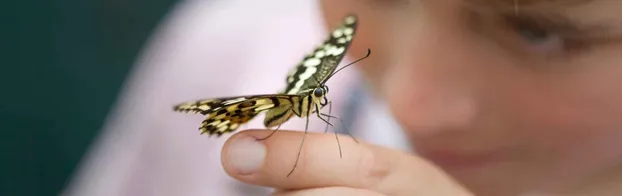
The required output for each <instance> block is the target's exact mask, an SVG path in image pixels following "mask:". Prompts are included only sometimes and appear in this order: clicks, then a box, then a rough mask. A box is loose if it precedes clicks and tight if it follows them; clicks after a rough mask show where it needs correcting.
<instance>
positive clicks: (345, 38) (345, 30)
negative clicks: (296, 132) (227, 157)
mask: <svg viewBox="0 0 622 196" xmlns="http://www.w3.org/2000/svg"><path fill="white" fill-rule="evenodd" d="M356 27H357V17H356V16H355V15H348V16H346V17H345V18H344V20H343V23H342V24H341V26H339V27H337V28H336V29H334V30H333V31H332V32H331V33H330V35H329V36H328V38H326V40H325V41H324V42H323V43H322V44H321V45H320V46H318V47H316V48H315V50H314V51H313V52H312V53H310V54H308V55H306V56H305V57H304V58H303V60H302V61H301V62H300V63H299V64H298V65H297V66H296V67H295V68H294V70H292V72H290V74H288V76H287V79H286V84H287V85H286V87H285V89H284V91H282V92H281V93H279V94H265V95H250V96H237V97H224V98H215V99H204V100H198V101H191V102H185V103H181V104H178V105H176V106H174V110H175V111H179V112H194V113H200V114H203V115H205V116H206V119H205V120H204V121H203V122H202V123H201V126H200V128H199V129H200V130H201V133H202V134H204V133H207V134H209V135H217V136H221V135H222V134H224V133H229V132H233V131H235V130H236V129H238V128H239V127H240V125H242V124H245V123H247V122H249V121H250V120H252V119H253V118H255V117H256V116H257V115H258V114H260V113H262V112H266V117H265V120H264V125H265V126H266V127H268V128H270V127H275V126H279V125H281V124H283V123H285V122H287V121H288V120H289V119H290V118H292V117H293V116H298V117H301V118H304V117H308V116H311V115H312V114H314V113H317V116H318V117H319V118H322V117H321V115H320V113H319V112H318V111H319V110H320V109H321V108H322V107H324V106H326V105H327V104H328V99H327V98H326V93H328V87H327V86H326V85H325V83H326V81H327V80H328V79H329V78H330V77H331V76H332V75H333V74H334V73H336V72H335V69H336V68H337V65H338V64H339V62H341V60H342V59H343V57H344V56H345V54H346V52H347V50H348V48H349V46H350V43H351V42H352V39H353V37H354V34H355V32H356ZM368 55H369V54H368ZM322 120H324V119H323V118H322Z"/></svg>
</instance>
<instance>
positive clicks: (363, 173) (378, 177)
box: [358, 148, 391, 190]
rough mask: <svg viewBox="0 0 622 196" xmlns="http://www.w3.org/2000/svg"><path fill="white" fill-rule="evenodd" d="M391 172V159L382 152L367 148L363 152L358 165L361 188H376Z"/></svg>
mask: <svg viewBox="0 0 622 196" xmlns="http://www.w3.org/2000/svg"><path fill="white" fill-rule="evenodd" d="M390 173H391V160H390V159H388V158H385V157H383V154H382V153H378V152H374V150H372V149H369V148H365V149H364V150H363V152H362V153H361V157H360V160H359V167H358V176H359V180H360V183H361V188H367V189H371V190H374V188H375V187H377V186H379V185H380V184H381V183H382V182H383V181H384V180H385V179H386V178H387V177H388V176H389V174H390Z"/></svg>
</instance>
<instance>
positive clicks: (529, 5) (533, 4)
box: [465, 0, 593, 10]
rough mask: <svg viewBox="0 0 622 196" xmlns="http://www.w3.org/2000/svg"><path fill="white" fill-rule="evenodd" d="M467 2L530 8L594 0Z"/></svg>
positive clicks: (505, 7) (493, 0) (512, 7)
mask: <svg viewBox="0 0 622 196" xmlns="http://www.w3.org/2000/svg"><path fill="white" fill-rule="evenodd" d="M465 1H466V3H467V4H470V5H475V6H485V7H492V8H495V9H499V8H504V9H510V10H514V9H520V10H523V9H530V8H535V7H538V6H544V5H547V6H555V7H564V6H578V5H581V4H586V3H589V2H592V1H593V0H465Z"/></svg>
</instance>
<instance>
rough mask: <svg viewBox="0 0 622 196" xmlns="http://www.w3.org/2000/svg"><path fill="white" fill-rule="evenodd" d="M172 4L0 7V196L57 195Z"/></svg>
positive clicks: (80, 2) (85, 0)
mask: <svg viewBox="0 0 622 196" xmlns="http://www.w3.org/2000/svg"><path fill="white" fill-rule="evenodd" d="M174 3H175V0H95V1H93V0H53V1H3V3H0V4H2V5H0V7H1V8H0V14H1V15H0V16H2V17H1V18H2V19H0V20H2V21H3V22H2V23H0V24H1V25H2V27H0V28H1V29H2V30H1V31H0V32H1V33H0V35H1V36H0V37H1V40H0V45H1V47H0V48H2V51H1V52H2V58H1V61H2V62H1V63H0V65H1V69H0V90H1V92H2V93H1V94H0V95H1V96H0V130H1V131H2V133H3V135H2V137H0V138H2V139H1V143H0V148H1V149H2V153H3V155H2V156H1V157H2V159H3V160H2V161H1V162H0V166H1V168H2V170H1V171H0V172H2V187H0V191H1V192H0V195H57V194H58V193H59V191H61V190H62V189H63V187H64V186H65V184H66V183H67V181H68V179H69V177H70V176H71V175H72V172H73V170H74V169H75V167H76V165H77V164H78V162H79V161H80V159H81V157H82V156H83V154H84V152H85V151H86V150H87V147H89V145H90V143H91V142H92V141H93V139H94V138H95V137H96V136H97V134H99V129H100V127H101V126H102V124H103V122H104V119H105V117H106V115H107V113H108V111H109V110H110V108H111V106H112V104H113V103H114V102H115V101H116V98H117V93H118V92H119V90H120V89H121V86H122V84H123V82H124V80H125V77H126V74H127V73H128V71H129V70H130V68H131V66H132V65H133V62H134V61H135V58H136V55H137V54H138V52H139V51H140V49H141V48H142V46H143V44H145V41H146V40H147V38H148V37H149V36H150V35H151V33H152V31H153V29H154V28H155V27H156V25H157V24H158V23H159V22H160V21H161V20H162V19H163V17H164V16H165V15H166V14H167V12H168V11H169V9H170V8H171V6H172V5H173V4H174Z"/></svg>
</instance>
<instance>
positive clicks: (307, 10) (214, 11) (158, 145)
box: [64, 0, 408, 196]
mask: <svg viewBox="0 0 622 196" xmlns="http://www.w3.org/2000/svg"><path fill="white" fill-rule="evenodd" d="M322 24H323V23H322V18H321V15H320V10H319V6H318V5H317V2H316V1H312V0H297V1H289V0H273V1H248V0H228V1H213V0H212V1H209V0H190V1H185V2H182V3H180V4H179V5H178V6H177V7H176V8H175V9H174V11H173V12H172V13H171V14H170V15H169V16H168V20H166V21H164V23H163V24H162V25H161V26H160V28H158V29H157V30H156V32H155V34H154V36H153V37H151V39H150V43H149V44H148V45H147V46H146V48H145V49H144V51H143V53H142V55H141V56H140V57H139V60H138V61H137V64H136V66H135V68H134V70H133V71H132V73H131V75H130V78H129V79H128V81H127V83H126V86H125V88H124V90H123V92H122V93H121V95H120V98H119V103H117V105H116V106H115V109H114V110H113V111H112V112H111V113H110V115H109V116H108V119H107V123H106V125H105V126H104V127H103V128H102V129H103V130H102V135H101V136H99V138H98V140H97V142H96V143H95V144H94V145H93V148H92V149H91V151H90V152H89V154H88V155H87V156H85V158H84V161H83V163H82V164H81V166H80V168H79V170H78V171H77V173H76V176H75V177H74V179H73V181H72V182H71V184H70V185H69V187H67V189H66V191H65V192H64V194H65V195H80V196H82V195H89V196H112V195H132V196H142V195H190V196H194V195H196V196H199V195H201V196H205V195H218V196H220V195H227V196H237V195H268V193H269V191H270V190H269V189H266V188H262V187H256V186H251V185H246V184H242V183H240V182H237V181H235V180H233V179H232V178H231V177H229V176H227V175H226V173H225V172H224V170H223V169H222V166H221V164H220V150H221V148H222V145H223V143H224V141H225V140H226V138H228V137H229V136H230V135H224V136H223V137H221V138H215V137H211V138H210V137H207V136H206V135H199V131H198V126H199V124H200V123H201V121H202V120H203V119H204V116H202V115H195V114H184V113H178V112H173V111H172V106H173V105H175V104H177V103H180V102H183V101H190V100H195V99H202V98H215V97H225V96H236V95H252V94H266V93H277V92H280V91H282V90H283V88H284V87H285V76H286V74H287V73H288V71H289V70H290V69H292V68H293V67H294V66H295V65H296V64H297V63H298V61H300V60H302V58H303V56H304V55H305V54H306V53H308V52H311V51H312V50H313V48H314V47H315V46H317V45H318V44H320V43H321V41H322V40H324V37H325V36H326V35H328V34H327V32H328V31H327V29H325V28H324V27H323V25H322ZM354 41H355V42H356V38H355V39H354ZM372 50H373V49H372ZM361 55H364V54H361ZM372 55H373V54H372ZM348 62H351V61H350V60H348V59H347V58H346V59H345V60H344V61H343V62H342V63H341V65H345V64H346V63H348ZM355 67H356V66H352V67H350V68H348V69H347V70H343V71H341V72H339V74H337V75H336V76H335V77H332V78H331V80H330V81H329V82H327V85H329V86H330V89H331V91H330V93H329V94H328V95H327V96H328V98H329V99H330V100H332V101H333V112H332V114H333V115H336V116H341V117H343V118H346V119H349V118H348V117H352V118H354V119H352V120H351V123H353V125H352V127H351V131H350V133H352V134H353V135H355V137H357V139H359V140H364V141H367V142H371V143H376V144H379V145H384V146H388V147H394V148H401V149H403V150H407V149H408V147H407V146H408V145H407V143H406V142H405V141H404V140H403V139H402V138H403V136H402V135H401V132H400V131H399V127H398V126H397V125H396V124H395V123H394V122H393V121H392V119H391V118H390V115H388V112H387V111H386V109H385V107H384V104H382V102H381V101H377V100H370V98H369V96H367V95H366V94H365V93H366V91H364V89H363V85H361V84H362V83H363V82H364V81H363V80H361V78H359V74H358V73H357V70H356V68H355ZM354 95H356V96H354ZM352 98H362V99H352ZM348 104H350V105H348ZM346 108H349V109H346ZM344 109H345V110H344ZM353 109H357V110H353ZM344 115H345V116H344ZM262 117H263V115H260V116H258V117H257V118H255V119H254V120H253V121H252V122H251V123H249V124H248V125H247V126H243V127H241V128H240V129H239V130H243V129H247V128H263V124H262V123H263V118H262ZM304 122H305V121H304V119H298V118H293V119H292V120H290V121H289V122H288V123H285V124H284V125H283V126H282V127H281V129H288V130H303V129H304ZM311 123H312V124H311V125H310V126H309V129H310V130H312V131H323V130H324V126H325V124H324V122H322V121H321V120H319V119H313V118H312V119H311ZM336 127H338V126H336Z"/></svg>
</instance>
